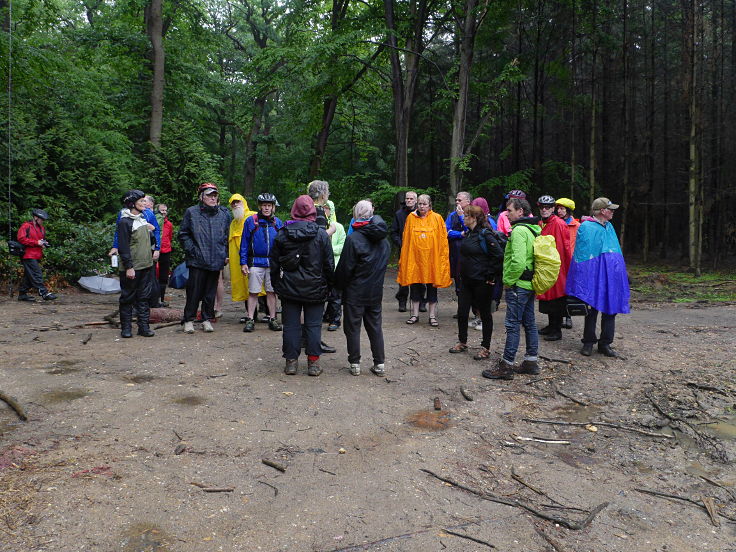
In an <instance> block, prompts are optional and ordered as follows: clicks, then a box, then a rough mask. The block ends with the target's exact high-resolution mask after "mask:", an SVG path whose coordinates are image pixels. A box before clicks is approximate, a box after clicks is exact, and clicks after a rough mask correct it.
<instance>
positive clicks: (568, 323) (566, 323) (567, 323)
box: [562, 316, 572, 330]
mask: <svg viewBox="0 0 736 552" xmlns="http://www.w3.org/2000/svg"><path fill="white" fill-rule="evenodd" d="M562 327H563V328H565V329H566V330H569V329H571V328H572V318H570V317H569V316H566V317H565V321H564V322H563V323H562Z"/></svg>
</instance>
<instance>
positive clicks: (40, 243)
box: [38, 240, 46, 247]
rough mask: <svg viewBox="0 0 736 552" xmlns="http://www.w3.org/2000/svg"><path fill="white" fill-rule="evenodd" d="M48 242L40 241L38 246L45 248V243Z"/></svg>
mask: <svg viewBox="0 0 736 552" xmlns="http://www.w3.org/2000/svg"><path fill="white" fill-rule="evenodd" d="M45 241H46V240H38V245H40V246H41V247H44V246H45V245H46V244H45V243H44V242H45Z"/></svg>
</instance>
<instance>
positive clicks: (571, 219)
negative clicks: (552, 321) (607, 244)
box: [555, 197, 580, 330]
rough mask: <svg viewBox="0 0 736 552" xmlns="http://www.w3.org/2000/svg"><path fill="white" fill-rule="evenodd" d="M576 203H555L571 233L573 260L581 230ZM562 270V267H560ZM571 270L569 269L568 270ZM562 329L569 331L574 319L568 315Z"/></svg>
mask: <svg viewBox="0 0 736 552" xmlns="http://www.w3.org/2000/svg"><path fill="white" fill-rule="evenodd" d="M574 211H575V202H574V201H573V200H572V199H569V198H566V197H560V198H558V199H557V201H556V202H555V214H556V215H557V216H558V217H560V218H561V219H562V220H563V221H564V222H565V224H567V229H568V231H569V232H570V257H571V260H572V252H573V251H575V240H576V238H577V236H578V228H580V221H579V220H578V219H576V218H575V214H574ZM560 269H562V267H560ZM568 270H569V269H568ZM562 327H563V328H567V329H568V330H569V329H571V328H572V318H571V317H570V316H568V315H566V316H565V318H564V320H563V322H562Z"/></svg>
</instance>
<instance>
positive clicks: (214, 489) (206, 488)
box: [192, 481, 235, 493]
mask: <svg viewBox="0 0 736 552" xmlns="http://www.w3.org/2000/svg"><path fill="white" fill-rule="evenodd" d="M192 485H194V486H195V487H199V488H200V489H202V491H204V492H205V493H231V492H233V491H234V490H235V487H209V486H207V485H205V484H204V483H197V482H196V481H192Z"/></svg>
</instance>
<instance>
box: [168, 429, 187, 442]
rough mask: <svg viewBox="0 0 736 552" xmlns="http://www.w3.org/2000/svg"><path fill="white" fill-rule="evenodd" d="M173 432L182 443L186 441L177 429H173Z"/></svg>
mask: <svg viewBox="0 0 736 552" xmlns="http://www.w3.org/2000/svg"><path fill="white" fill-rule="evenodd" d="M171 431H173V432H174V435H176V438H177V439H179V440H180V441H183V440H184V439H182V438H181V435H179V434H178V433H177V431H176V430H175V429H172V430H171Z"/></svg>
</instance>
